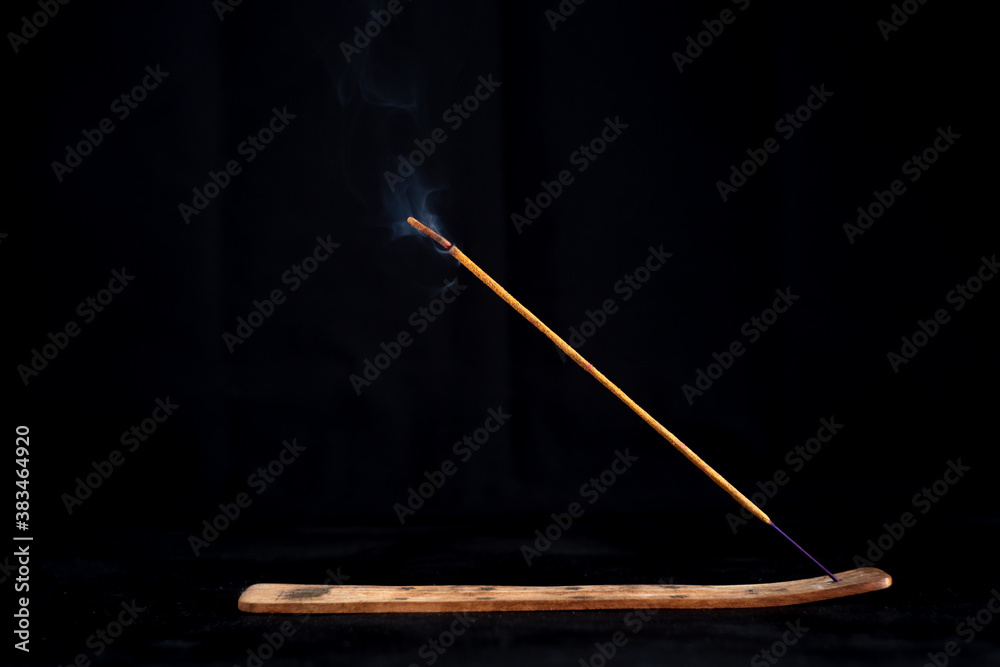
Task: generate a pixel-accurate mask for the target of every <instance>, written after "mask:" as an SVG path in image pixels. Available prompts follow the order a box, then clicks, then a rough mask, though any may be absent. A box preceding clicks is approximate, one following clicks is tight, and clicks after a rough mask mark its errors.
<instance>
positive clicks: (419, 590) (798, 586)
mask: <svg viewBox="0 0 1000 667" xmlns="http://www.w3.org/2000/svg"><path fill="white" fill-rule="evenodd" d="M837 577H838V578H839V579H840V581H839V582H835V581H832V580H831V579H830V578H829V577H814V578H812V579H799V580H796V581H782V582H778V583H773V584H754V585H736V586H697V585H674V584H620V585H614V584H612V585H596V586H302V585H296V584H254V585H253V586H251V587H250V588H248V589H246V591H244V592H243V595H241V596H240V600H239V608H240V610H241V611H248V612H252V613H257V614H376V613H378V614H381V613H426V612H480V611H562V610H572V609H738V608H748V607H780V606H784V605H793V604H801V603H803V602H817V601H819V600H829V599H832V598H840V597H846V596H849V595H858V594H859V593H867V592H869V591H877V590H881V589H883V588H888V587H889V586H891V585H892V577H890V576H889V575H888V574H886V573H885V572H883V571H882V570H879V569H878V568H874V567H864V568H860V569H857V570H848V571H846V572H839V573H837Z"/></svg>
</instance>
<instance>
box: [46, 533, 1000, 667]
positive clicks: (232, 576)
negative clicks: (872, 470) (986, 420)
mask: <svg viewBox="0 0 1000 667" xmlns="http://www.w3.org/2000/svg"><path fill="white" fill-rule="evenodd" d="M706 519H707V518H706ZM705 523H707V520H706V521H691V520H676V519H673V520H669V521H665V520H653V519H652V518H649V517H647V518H645V519H637V520H631V521H625V522H622V521H616V522H614V524H610V523H603V524H602V523H597V524H594V523H591V524H588V525H587V526H586V527H576V528H571V529H570V532H568V533H567V535H566V536H565V537H563V538H562V539H561V540H560V541H558V542H557V543H556V544H555V546H554V547H553V549H551V550H550V551H548V552H546V553H545V554H544V555H543V556H542V557H540V558H539V559H537V560H536V561H534V563H533V564H532V566H531V567H530V568H529V567H527V566H526V565H525V563H524V561H523V560H522V559H521V557H520V554H519V553H518V552H519V549H520V548H521V546H522V544H523V543H524V541H525V538H524V531H523V530H522V529H521V528H522V527H521V526H507V527H494V528H493V530H491V531H488V532H487V531H484V530H483V529H482V528H481V527H479V528H477V527H472V526H467V525H466V526H455V525H452V526H443V525H442V526H434V527H424V528H420V529H412V528H411V529H399V528H392V529H387V528H345V529H339V530H330V529H321V530H307V531H281V532H276V533H273V534H271V535H270V536H269V537H268V538H266V539H265V538H263V537H262V536H260V535H259V534H252V535H239V536H230V537H229V538H228V539H227V540H225V542H224V543H223V542H220V543H219V544H218V545H217V546H216V547H213V549H212V550H211V551H210V552H206V554H205V555H203V556H201V557H200V558H199V559H198V560H192V558H191V557H190V552H188V551H187V550H186V549H185V547H184V540H183V538H184V536H183V535H182V534H180V533H116V534H108V535H101V536H99V537H96V539H95V540H94V541H93V542H88V543H87V544H76V545H72V546H71V547H70V548H69V549H67V550H66V551H62V550H60V552H58V553H53V554H47V555H46V557H45V561H46V563H47V564H48V565H49V568H50V570H51V574H48V575H47V576H46V577H45V579H46V581H45V584H44V586H45V588H44V590H45V591H46V593H45V594H43V597H42V598H41V599H39V601H38V606H39V607H40V608H42V609H44V610H46V611H45V612H43V613H51V611H53V610H56V609H59V607H58V605H73V606H74V607H75V613H71V611H70V609H68V608H63V609H60V610H59V613H58V618H59V619H60V624H59V627H58V629H56V628H53V627H51V626H50V625H49V623H50V622H51V620H50V618H49V617H43V618H42V619H41V620H40V624H41V626H42V627H43V628H45V632H44V633H43V634H42V636H39V637H38V640H39V644H40V647H39V648H41V650H40V651H39V655H38V656H36V657H37V659H38V661H37V664H53V663H58V664H69V662H70V661H71V660H72V659H73V658H74V656H75V655H76V654H77V652H84V653H87V654H88V656H92V652H89V651H88V649H87V646H86V642H85V640H86V638H87V637H89V636H90V635H91V634H92V633H94V632H95V631H96V630H98V629H99V628H100V627H102V626H103V624H105V623H106V622H107V621H106V615H107V614H111V613H112V612H116V611H118V610H119V609H120V608H121V607H120V605H121V603H122V602H123V601H124V602H130V601H132V600H135V602H136V604H137V605H138V606H139V607H143V608H145V610H146V611H143V612H140V613H139V617H138V618H139V620H138V621H137V623H136V625H134V626H132V627H130V628H128V629H127V630H126V632H125V633H124V634H123V635H122V637H121V639H120V640H119V641H118V642H116V643H115V644H114V645H113V646H112V649H111V650H109V651H108V654H107V656H108V664H218V665H230V664H247V660H248V659H249V656H248V655H247V653H246V651H247V649H251V650H257V649H258V648H259V646H260V645H261V644H262V643H264V642H265V641H266V640H265V639H264V638H263V637H262V635H263V634H264V633H273V632H275V631H276V630H278V629H280V628H281V626H282V624H283V623H284V622H286V621H288V622H290V624H291V625H290V626H286V628H287V627H290V628H292V629H293V630H294V633H289V636H288V640H287V643H286V644H284V645H283V646H281V648H280V649H279V650H277V651H276V652H275V653H274V657H273V658H271V659H270V660H268V661H266V664H276V665H306V664H316V665H327V664H330V665H359V664H364V665H383V664H385V665H391V664H397V665H410V664H417V665H429V664H435V663H438V664H487V665H493V664H496V665H504V664H515V663H516V664H525V665H548V664H567V665H577V664H579V662H578V660H579V659H581V658H583V659H584V660H590V659H591V654H593V653H594V652H595V651H597V650H598V649H597V648H595V643H598V644H604V645H607V643H608V642H610V641H612V637H613V635H614V633H616V632H618V631H622V632H623V633H624V636H625V637H626V638H627V640H628V641H627V643H625V644H624V645H623V646H621V647H619V648H618V649H617V654H616V656H615V657H614V664H622V665H662V664H666V665H737V664H747V663H748V662H750V663H751V664H754V665H757V664H774V663H773V662H772V663H768V662H767V661H766V659H765V657H764V656H763V655H760V656H759V657H757V658H756V660H755V656H758V654H760V653H761V652H762V651H764V650H768V649H771V647H772V645H773V644H775V643H776V642H777V643H779V644H780V643H781V642H782V638H783V635H784V634H785V633H786V632H787V631H788V629H789V627H794V628H798V629H799V632H800V634H801V637H795V635H790V637H792V638H795V639H796V641H795V643H794V644H791V645H789V646H788V647H787V653H785V652H784V651H782V649H781V648H780V647H779V648H777V649H776V651H777V652H778V653H780V654H782V655H781V663H782V664H788V665H845V664H879V665H921V664H923V663H924V661H925V660H927V653H929V652H930V653H939V652H941V651H943V650H944V647H945V645H946V643H947V642H948V641H956V643H957V644H958V645H959V646H960V648H961V652H960V653H959V657H957V658H955V659H953V660H952V662H953V664H965V665H987V664H994V663H995V661H996V660H997V658H998V657H1000V642H998V641H997V636H996V631H995V627H991V626H986V628H985V630H984V632H982V633H975V634H974V635H973V639H972V641H971V642H966V641H965V639H966V638H968V637H969V633H968V632H967V631H958V632H960V633H961V634H959V635H956V632H957V631H956V625H957V624H958V623H960V622H961V621H962V620H963V619H965V618H966V617H967V616H970V615H971V616H973V617H975V615H976V614H977V613H978V612H980V610H981V609H983V608H985V607H986V604H987V602H988V601H989V600H991V599H993V598H995V597H1000V593H998V592H997V588H996V587H997V586H998V585H1000V582H998V581H997V579H996V577H993V578H992V579H989V578H986V579H984V578H983V573H984V572H988V571H989V570H990V569H991V568H992V565H993V563H994V561H995V558H994V554H993V553H992V549H993V537H994V536H995V533H996V530H997V525H996V523H995V522H983V521H958V522H942V521H940V520H937V519H935V518H933V517H928V518H926V519H925V521H924V522H922V523H921V524H918V525H917V526H915V527H914V528H913V529H912V531H911V532H910V534H909V535H906V536H904V537H903V538H901V540H900V541H899V542H898V543H897V545H895V546H894V547H893V548H891V549H890V550H889V552H887V553H886V555H885V556H884V557H882V558H880V559H879V560H878V561H877V562H876V563H875V565H877V566H880V567H882V568H884V569H885V570H886V571H888V572H889V573H890V574H891V575H892V576H893V578H894V584H893V587H892V588H890V589H888V590H885V591H878V592H874V593H868V594H864V595H860V596H855V597H851V598H844V599H840V600H833V601H827V602H820V603H812V604H806V605H798V606H792V607H783V608H772V609H749V610H662V611H659V612H657V613H656V614H655V615H653V616H651V617H650V618H649V619H648V620H646V619H641V617H637V616H635V615H634V612H632V611H630V610H621V611H599V612H538V613H488V614H474V615H470V616H468V619H471V620H470V621H469V629H468V631H467V632H464V633H463V634H462V635H460V636H457V637H456V638H455V642H454V645H453V646H451V647H450V648H448V650H447V651H445V652H443V653H437V659H435V660H431V658H430V656H432V655H435V653H436V652H435V651H434V650H433V649H432V648H431V646H430V644H428V642H429V641H430V640H432V639H435V638H440V635H441V633H442V632H445V633H447V631H448V630H449V627H450V626H451V624H452V623H453V622H455V620H456V615H455V614H426V615H421V614H394V615H390V614H372V615H364V614H349V615H343V616H339V615H338V616H335V617H332V616H319V615H312V616H309V615H287V616H286V615H270V614H261V615H254V614H241V613H239V612H236V611H235V605H236V599H237V597H238V594H239V592H240V591H241V590H242V589H243V588H245V587H246V586H248V585H249V584H251V583H257V582H263V581H268V582H287V583H304V584H322V583H324V582H330V581H331V579H332V577H334V576H337V577H340V578H339V579H338V580H337V581H340V582H342V583H351V584H356V583H362V584H364V583H370V584H398V585H409V584H449V583H456V584H457V583H482V584H538V585H542V584H592V583H607V582H627V583H651V582H657V581H661V580H663V581H665V582H672V583H677V584H684V583H714V584H746V583H751V584H752V583H759V582H768V581H781V580H787V579H794V578H806V577H811V576H813V575H814V574H815V571H814V569H813V568H811V567H809V565H808V563H806V562H804V561H803V560H802V559H801V558H799V557H797V556H796V554H795V552H794V551H793V550H792V549H791V548H790V547H787V545H786V544H785V543H784V542H783V541H781V540H780V538H775V537H774V536H773V535H771V533H772V531H771V530H770V529H767V528H765V527H763V526H761V527H760V528H757V527H754V528H753V529H751V530H748V531H747V532H746V534H745V535H743V536H742V537H741V538H740V539H739V540H735V541H734V540H732V539H731V538H730V536H729V534H728V531H725V532H724V533H723V532H716V533H710V532H708V531H705V530H704V528H703V526H704V525H705ZM817 523H818V522H816V523H813V524H811V525H808V526H806V525H793V526H787V527H786V528H788V529H789V531H794V533H795V534H796V537H797V538H798V539H800V540H801V541H803V542H805V543H807V544H816V543H822V542H824V541H828V540H829V539H830V537H831V536H834V535H835V536H837V537H836V539H835V540H834V542H833V546H832V547H831V548H828V549H826V551H828V552H829V551H833V552H836V551H837V550H838V549H837V547H841V548H843V549H844V550H843V553H849V552H850V551H851V550H850V548H845V547H846V545H847V544H849V543H853V545H859V544H861V542H860V538H858V537H857V536H859V535H862V533H861V532H860V531H859V530H857V529H853V530H852V529H851V528H850V527H848V526H844V525H838V524H830V523H824V524H823V525H821V526H818V525H817ZM945 536H946V537H947V539H948V541H949V548H948V549H947V550H944V551H942V550H941V548H940V544H939V543H938V541H939V540H940V539H942V537H945ZM853 545H852V546H853ZM817 555H821V556H825V558H824V560H826V561H827V564H828V565H830V566H832V567H834V568H836V569H838V570H839V569H850V568H851V567H853V564H852V563H851V562H850V561H849V560H848V559H845V558H843V557H838V556H837V555H836V554H835V553H824V552H823V551H817ZM334 583H335V582H334ZM55 591H59V592H60V594H53V593H54V592H55ZM994 606H995V607H996V606H997V603H994ZM629 614H632V616H629ZM458 618H461V616H459V617H458ZM640 622H641V627H640V625H639V623H640ZM789 623H790V624H791V626H788V625H786V624H789ZM459 627H462V626H459ZM967 627H971V626H967ZM56 637H59V638H60V639H59V640H58V641H54V640H55V638H56ZM444 642H445V643H450V642H449V639H448V638H447V637H446V638H445V639H444ZM265 654H266V649H265ZM761 660H764V662H763V663H762V662H760V661H761ZM597 663H598V664H599V661H597Z"/></svg>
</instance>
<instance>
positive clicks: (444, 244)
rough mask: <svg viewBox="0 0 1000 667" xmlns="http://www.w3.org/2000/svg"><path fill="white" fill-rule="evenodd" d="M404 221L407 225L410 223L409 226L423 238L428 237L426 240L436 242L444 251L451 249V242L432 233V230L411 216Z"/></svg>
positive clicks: (434, 232)
mask: <svg viewBox="0 0 1000 667" xmlns="http://www.w3.org/2000/svg"><path fill="white" fill-rule="evenodd" d="M406 221H407V222H408V223H410V226H411V227H413V228H414V229H416V230H417V231H418V232H420V233H421V234H423V235H424V236H426V237H428V238H430V239H433V240H434V241H436V242H437V243H438V245H440V246H441V247H442V248H444V249H445V250H448V249H449V248H451V241H449V240H448V239H446V238H445V237H443V236H441V235H440V234H438V233H437V232H436V231H434V230H433V229H431V228H430V227H428V226H427V225H425V224H424V223H422V222H420V221H419V220H417V219H416V218H414V217H413V216H412V215H411V216H410V217H408V218H407V219H406Z"/></svg>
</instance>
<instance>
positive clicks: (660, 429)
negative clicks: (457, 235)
mask: <svg viewBox="0 0 1000 667" xmlns="http://www.w3.org/2000/svg"><path fill="white" fill-rule="evenodd" d="M406 221H407V222H408V223H410V225H411V226H412V227H413V228H414V229H416V230H418V231H419V232H421V233H422V234H424V235H425V236H427V237H429V238H431V239H433V240H434V241H435V242H437V243H438V244H439V245H440V246H441V247H442V248H444V249H445V250H447V251H448V254H450V255H451V256H452V257H454V258H455V259H457V260H458V261H459V262H461V263H462V265H463V266H465V268H467V269H469V271H471V272H472V273H473V275H475V276H476V277H477V278H479V279H480V280H481V281H483V283H484V284H485V285H486V286H487V287H489V288H490V289H491V290H493V291H494V292H496V294H497V295H498V296H499V297H500V298H501V299H503V300H504V301H506V302H507V303H508V304H509V305H510V306H511V307H512V308H513V309H514V310H516V311H517V312H518V313H520V314H521V315H522V316H523V317H524V318H525V319H526V320H528V321H529V322H531V323H532V324H534V325H535V328H537V329H538V330H539V331H541V332H542V333H543V334H545V335H546V336H547V337H548V338H549V340H551V341H552V342H553V343H555V344H556V345H557V346H558V347H559V349H560V350H562V351H563V352H564V353H565V354H566V356H568V357H569V358H571V359H572V360H573V361H575V362H576V363H577V364H578V365H579V366H580V367H581V368H583V369H584V370H585V371H587V372H588V373H590V374H591V375H592V376H594V378H595V379H596V380H597V381H598V382H600V383H601V384H602V385H604V386H605V388H607V389H608V391H610V392H611V393H612V394H614V395H615V396H617V397H618V398H619V399H620V400H621V401H622V402H623V403H625V405H627V406H628V407H630V408H631V409H632V411H633V412H635V413H636V414H637V415H639V416H640V417H641V418H642V420H643V421H644V422H646V423H647V424H649V425H650V426H652V427H653V430H655V431H656V432H657V433H659V434H660V435H661V436H662V437H663V438H664V439H665V440H666V441H667V442H669V443H670V444H671V445H673V446H674V448H676V449H677V451H679V452H680V453H681V454H683V455H684V456H685V457H686V458H687V459H688V460H689V461H691V463H693V464H694V465H695V466H697V467H698V469H699V470H701V471H702V472H703V473H705V474H706V475H708V477H709V478H710V479H711V480H712V481H713V482H715V483H716V484H718V485H719V486H720V487H722V489H723V490H724V491H725V492H726V493H728V494H729V495H730V496H732V497H733V499H734V500H736V502H738V503H739V504H740V505H742V506H743V507H745V508H746V510H747V511H748V512H750V513H751V514H753V515H754V516H755V517H757V518H758V519H760V520H761V521H763V522H764V523H766V524H767V525H769V526H771V527H772V528H774V529H775V530H777V531H778V532H779V533H780V534H781V535H782V536H783V537H784V538H785V539H787V540H788V541H789V542H791V543H792V544H793V545H795V547H796V548H797V549H799V550H800V551H801V552H802V553H804V554H805V555H806V556H809V559H810V560H812V562H814V563H816V565H819V567H820V569H822V570H823V571H824V572H826V573H827V574H828V575H829V576H830V578H831V579H833V580H834V581H839V579H837V577H836V576H834V574H833V573H832V572H830V570H828V569H826V568H825V567H823V565H822V564H821V563H820V562H819V561H818V560H816V559H815V558H813V557H812V556H810V555H809V553H808V552H807V551H806V550H805V549H803V548H802V547H800V546H799V545H798V544H796V542H795V541H794V540H792V538H790V537H788V535H786V534H785V532H784V531H782V530H781V529H780V528H778V526H776V525H775V524H774V522H773V521H771V518H770V517H768V516H767V514H764V512H763V510H761V509H760V508H759V507H757V506H756V505H755V504H754V503H752V502H751V501H750V499H749V498H747V497H746V496H744V495H743V494H742V493H740V491H739V490H738V489H737V488H736V487H735V486H733V485H732V484H730V483H729V482H728V481H726V478H725V477H723V476H722V475H720V474H719V473H717V472H716V471H715V469H714V468H712V466H710V465H708V464H707V463H705V461H704V460H702V458H701V457H700V456H698V455H697V454H695V453H694V452H693V451H691V448H690V447H688V446H687V445H685V444H684V443H683V442H681V440H680V438H678V437H677V436H676V435H674V434H673V433H671V432H670V431H668V430H667V429H666V427H664V426H663V425H662V424H660V422H658V421H656V420H655V419H654V418H653V417H652V415H650V414H649V413H648V412H646V411H645V410H643V409H642V407H640V406H639V404H638V403H636V402H635V401H633V400H632V399H631V398H629V396H628V395H627V394H626V393H625V392H623V391H622V390H621V389H619V388H618V386H617V385H616V384H615V383H614V382H612V381H611V380H609V379H608V378H607V377H605V376H604V374H603V373H601V372H600V371H599V370H597V369H596V368H594V366H593V364H591V363H590V362H589V361H587V360H586V359H584V358H583V356H582V355H581V354H580V353H579V352H577V351H576V350H575V349H573V347H572V346H570V345H569V344H568V343H567V342H566V341H564V340H563V339H562V338H561V337H560V336H559V334H557V333H556V332H555V331H553V330H552V329H550V328H549V327H548V326H546V324H545V323H544V322H542V321H541V320H540V319H538V318H537V317H536V316H535V314H534V313H532V312H531V311H530V310H528V309H527V308H525V307H524V306H522V305H521V302H520V301H518V300H517V299H515V298H514V297H513V296H511V294H510V293H509V292H508V291H507V290H505V289H504V288H503V287H501V286H500V284H499V283H497V281H495V280H493V278H491V277H490V276H489V274H487V273H486V272H485V271H483V270H482V269H481V268H479V266H477V265H476V263H475V262H473V261H472V260H471V259H469V258H468V257H466V256H465V254H464V253H463V252H462V251H461V250H459V249H458V248H457V247H455V245H453V244H452V243H451V242H450V241H448V240H447V239H446V238H444V237H443V236H441V235H440V234H439V233H437V232H436V231H434V230H433V229H430V228H429V227H427V226H426V225H424V224H423V223H421V222H420V221H419V220H417V219H416V218H413V217H410V218H407V219H406Z"/></svg>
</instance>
